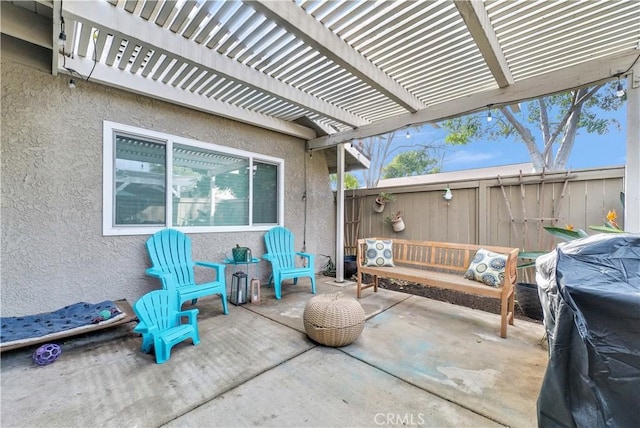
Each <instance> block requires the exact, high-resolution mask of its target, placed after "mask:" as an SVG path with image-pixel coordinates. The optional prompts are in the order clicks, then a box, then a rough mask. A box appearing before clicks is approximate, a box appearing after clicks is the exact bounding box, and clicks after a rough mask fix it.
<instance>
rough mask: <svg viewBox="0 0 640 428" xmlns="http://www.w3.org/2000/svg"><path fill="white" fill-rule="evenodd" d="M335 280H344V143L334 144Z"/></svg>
mask: <svg viewBox="0 0 640 428" xmlns="http://www.w3.org/2000/svg"><path fill="white" fill-rule="evenodd" d="M336 164H337V165H336V169H337V174H338V180H337V182H338V184H337V188H336V200H337V203H338V205H337V208H336V282H344V143H341V144H338V145H337V146H336Z"/></svg>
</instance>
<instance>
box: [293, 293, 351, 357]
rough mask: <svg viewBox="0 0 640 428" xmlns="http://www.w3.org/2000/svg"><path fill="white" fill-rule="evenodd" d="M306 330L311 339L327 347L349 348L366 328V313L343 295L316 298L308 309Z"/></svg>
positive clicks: (309, 302) (308, 304)
mask: <svg viewBox="0 0 640 428" xmlns="http://www.w3.org/2000/svg"><path fill="white" fill-rule="evenodd" d="M303 320H304V329H305V330H306V332H307V334H308V335H309V337H310V338H311V339H313V340H314V341H316V342H318V343H320V344H322V345H326V346H345V345H348V344H350V343H352V342H353V341H355V340H356V339H357V338H358V337H360V333H362V329H363V328H364V309H362V306H360V303H358V302H357V301H356V299H354V298H352V297H346V296H343V295H342V293H336V294H321V295H318V296H315V297H312V298H311V299H309V301H308V302H307V305H306V306H305V308H304V316H303Z"/></svg>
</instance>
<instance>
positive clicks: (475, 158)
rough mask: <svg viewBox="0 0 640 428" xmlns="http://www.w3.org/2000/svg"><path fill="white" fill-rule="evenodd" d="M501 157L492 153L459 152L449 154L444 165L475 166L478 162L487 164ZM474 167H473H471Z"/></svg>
mask: <svg viewBox="0 0 640 428" xmlns="http://www.w3.org/2000/svg"><path fill="white" fill-rule="evenodd" d="M499 157H500V153H491V152H476V151H469V150H459V151H456V152H454V153H451V154H448V155H447V156H446V157H445V160H444V164H445V165H452V164H466V165H469V164H475V163H478V162H482V163H483V164H485V166H486V163H487V162H488V161H490V160H493V159H498V158H499ZM469 166H470V167H472V165H469Z"/></svg>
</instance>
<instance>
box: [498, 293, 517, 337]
mask: <svg viewBox="0 0 640 428" xmlns="http://www.w3.org/2000/svg"><path fill="white" fill-rule="evenodd" d="M514 311H515V296H514V288H513V287H511V290H509V291H508V292H506V293H504V294H503V295H502V297H501V298H500V337H502V338H504V339H506V338H507V325H509V324H510V325H513V320H514V318H515V316H514V314H515V312H514Z"/></svg>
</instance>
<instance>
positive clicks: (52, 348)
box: [33, 343, 62, 366]
mask: <svg viewBox="0 0 640 428" xmlns="http://www.w3.org/2000/svg"><path fill="white" fill-rule="evenodd" d="M60 354H62V348H61V347H60V345H56V344H55V343H47V344H46V345H42V346H41V347H39V348H38V349H36V351H35V352H34V353H33V362H34V363H36V364H37V365H39V366H46V365H47V364H51V363H53V362H54V361H55V360H57V359H58V357H59V356H60Z"/></svg>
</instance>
